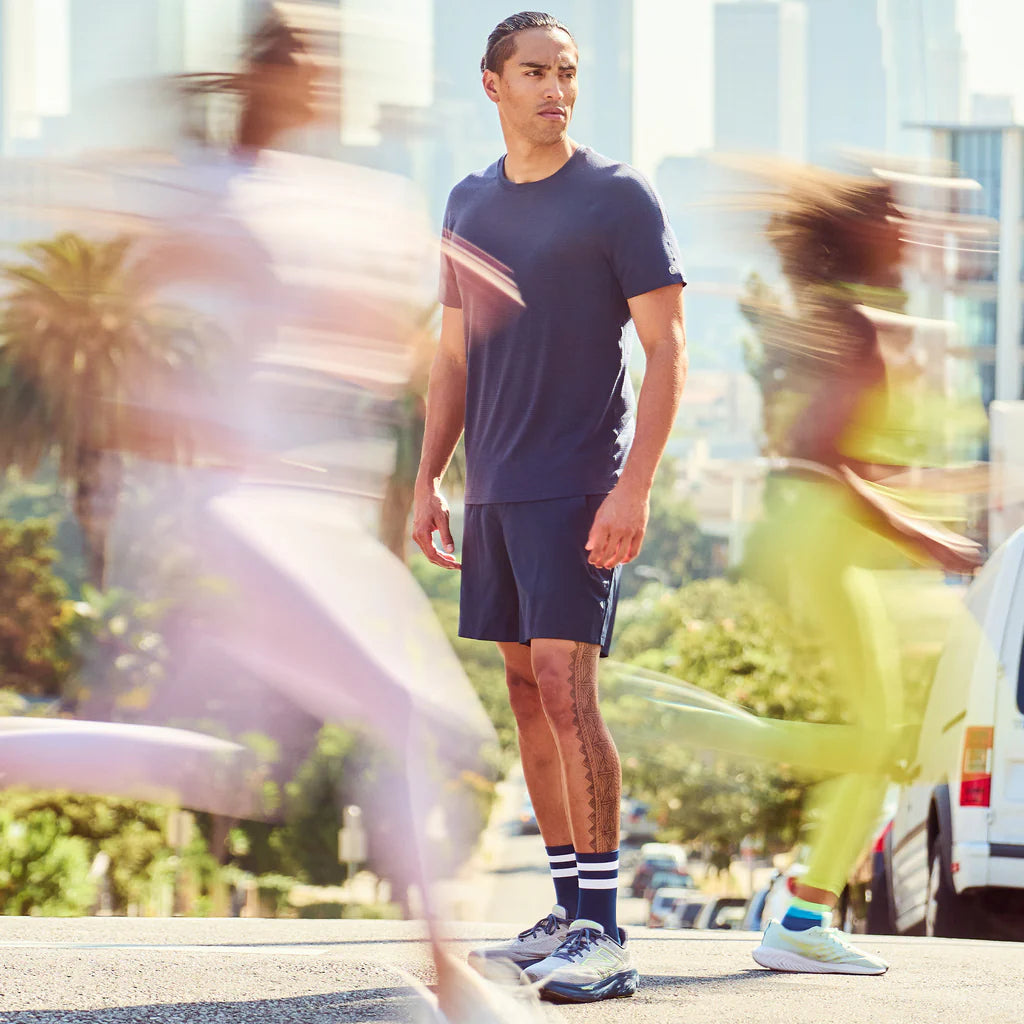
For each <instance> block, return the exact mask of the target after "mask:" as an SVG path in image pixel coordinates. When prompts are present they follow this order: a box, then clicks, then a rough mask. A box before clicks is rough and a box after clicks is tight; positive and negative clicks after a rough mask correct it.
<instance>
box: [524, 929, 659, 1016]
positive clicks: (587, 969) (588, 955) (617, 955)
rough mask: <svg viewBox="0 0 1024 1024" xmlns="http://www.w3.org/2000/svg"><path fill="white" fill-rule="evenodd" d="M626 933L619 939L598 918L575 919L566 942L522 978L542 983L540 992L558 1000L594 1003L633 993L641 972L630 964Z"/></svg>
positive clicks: (562, 1001)
mask: <svg viewBox="0 0 1024 1024" xmlns="http://www.w3.org/2000/svg"><path fill="white" fill-rule="evenodd" d="M625 947H626V932H625V931H624V929H622V928H620V929H619V941H618V942H616V941H615V940H614V939H613V938H612V937H611V936H610V935H609V934H607V932H605V930H604V929H603V928H602V927H601V926H600V925H599V924H598V923H597V922H596V921H587V920H580V921H575V922H574V923H573V925H572V927H570V929H569V934H568V935H567V936H566V939H565V941H564V942H563V943H562V944H561V946H559V947H558V949H556V950H555V952H554V953H552V954H551V956H549V957H548V958H547V959H546V960H541V961H540V963H536V964H534V965H533V966H532V967H527V968H526V969H525V970H524V971H523V975H522V977H523V980H524V981H528V982H533V983H538V982H539V983H540V985H541V990H540V994H541V996H542V997H543V998H544V999H549V1000H551V1002H555V1003H593V1002H596V1001H597V1000H598V999H612V998H614V997H616V996H631V995H632V994H633V993H634V992H635V991H636V990H637V987H638V986H639V984H640V974H639V972H638V971H637V969H636V968H635V967H633V966H632V964H631V963H630V957H629V952H628V951H627V950H626V948H625Z"/></svg>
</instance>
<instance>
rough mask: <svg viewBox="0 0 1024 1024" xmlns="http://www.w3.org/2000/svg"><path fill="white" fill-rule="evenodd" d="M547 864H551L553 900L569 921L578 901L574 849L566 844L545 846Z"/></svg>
mask: <svg viewBox="0 0 1024 1024" xmlns="http://www.w3.org/2000/svg"><path fill="white" fill-rule="evenodd" d="M544 849H545V850H547V852H548V864H550V865H551V880H552V881H553V882H554V883H555V902H556V903H557V904H558V905H559V906H560V907H561V908H562V909H563V910H564V911H565V916H566V917H567V918H568V919H569V920H570V921H571V920H572V919H573V915H574V914H575V913H576V904H577V903H579V901H580V887H579V882H578V880H577V873H576V851H575V850H574V849H573V848H572V844H570V845H568V846H545V847H544Z"/></svg>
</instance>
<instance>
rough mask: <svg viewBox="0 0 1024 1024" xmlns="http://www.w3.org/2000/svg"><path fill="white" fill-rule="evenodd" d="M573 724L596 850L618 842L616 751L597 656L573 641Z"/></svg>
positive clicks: (612, 845) (616, 844)
mask: <svg viewBox="0 0 1024 1024" xmlns="http://www.w3.org/2000/svg"><path fill="white" fill-rule="evenodd" d="M569 666H570V667H569V692H570V694H571V698H572V713H573V725H574V726H575V728H576V738H577V740H578V741H579V744H580V753H581V754H582V755H583V770H584V773H585V775H586V780H587V794H588V796H589V797H590V815H589V829H590V841H591V842H592V843H593V844H594V849H595V850H596V851H598V852H604V851H610V850H616V849H618V846H619V799H618V794H619V789H620V787H621V780H620V774H619V754H618V751H617V750H616V749H615V744H614V742H613V741H612V737H611V734H610V733H609V732H608V727H607V726H606V725H605V724H604V719H602V718H601V711H600V708H599V707H598V703H597V659H596V658H595V657H594V652H593V649H592V648H591V647H590V646H589V645H588V644H576V645H575V646H574V647H573V651H572V655H571V657H570V660H569Z"/></svg>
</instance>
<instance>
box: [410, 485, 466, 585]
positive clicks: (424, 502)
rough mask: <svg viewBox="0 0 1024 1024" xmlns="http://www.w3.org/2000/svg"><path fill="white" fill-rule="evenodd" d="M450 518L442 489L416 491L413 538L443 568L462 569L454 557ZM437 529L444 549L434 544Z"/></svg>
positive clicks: (432, 560)
mask: <svg viewBox="0 0 1024 1024" xmlns="http://www.w3.org/2000/svg"><path fill="white" fill-rule="evenodd" d="M448 519H449V515H448V502H447V501H445V500H444V496H443V495H442V494H441V492H440V491H438V490H437V489H436V488H434V489H431V490H417V491H416V500H415V501H414V503H413V511H412V539H413V540H414V541H416V543H417V544H418V545H419V547H420V550H421V551H422V552H423V554H425V555H426V556H427V558H429V559H430V561H431V562H433V563H434V565H439V566H441V568H442V569H461V568H462V564H461V563H460V562H457V561H456V560H455V559H454V557H453V555H454V554H455V541H454V540H452V531H451V528H450V527H449V525H448ZM435 531H436V532H437V533H439V534H440V535H441V544H442V545H443V546H444V551H439V550H438V549H437V548H436V547H435V546H434V532H435Z"/></svg>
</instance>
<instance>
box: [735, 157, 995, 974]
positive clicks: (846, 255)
mask: <svg viewBox="0 0 1024 1024" xmlns="http://www.w3.org/2000/svg"><path fill="white" fill-rule="evenodd" d="M779 204H780V205H779V208H778V211H777V212H776V213H775V215H774V216H773V217H772V219H771V222H770V224H769V236H770V238H771V241H772V243H773V245H774V247H775V249H776V251H777V252H778V255H779V257H780V261H781V264H782V269H783V272H784V274H785V275H786V279H787V282H788V284H789V290H790V298H791V300H792V303H791V305H790V306H789V307H787V308H785V309H784V308H783V307H781V306H777V307H775V308H773V309H770V310H769V309H763V310H760V311H758V310H751V311H750V312H751V314H752V315H753V317H754V318H755V319H759V320H760V326H761V336H762V340H763V341H764V343H765V346H766V349H774V351H767V352H766V354H767V355H768V357H769V359H771V360H772V361H773V362H774V363H775V364H777V366H778V367H779V368H780V369H781V373H777V379H779V380H780V381H781V387H780V392H781V394H780V393H776V396H775V401H774V404H773V407H772V408H771V409H770V410H769V413H770V415H769V417H766V419H767V421H768V424H769V428H770V430H771V431H772V433H774V438H773V440H774V442H775V445H776V447H777V449H778V453H779V455H781V456H783V457H784V458H785V459H786V463H785V467H786V468H785V469H783V470H782V471H781V472H778V473H775V474H773V475H772V477H771V478H770V479H769V481H768V487H767V490H766V514H765V520H764V522H763V523H762V524H761V526H760V527H759V528H758V530H757V531H756V533H755V536H754V537H753V538H752V542H751V548H750V550H749V554H748V566H749V569H750V572H751V574H752V575H753V576H755V577H756V578H757V579H759V580H760V581H761V582H762V583H764V584H765V585H766V586H767V587H768V588H769V589H770V590H771V591H772V592H773V593H774V594H775V595H776V596H777V597H778V598H779V599H780V600H782V601H783V602H784V603H785V604H786V605H787V607H788V608H789V609H790V610H791V612H792V613H793V615H794V616H795V617H796V619H797V621H799V622H801V623H802V624H804V625H806V627H807V629H808V630H809V631H811V632H813V633H814V634H815V635H816V636H817V637H818V638H819V639H820V640H821V641H822V642H823V644H824V647H825V649H826V651H827V652H828V654H829V656H830V658H831V660H832V661H833V663H834V666H835V678H836V683H837V686H838V687H840V690H841V692H840V694H839V696H840V699H841V703H842V705H843V709H844V717H845V719H846V723H847V725H846V728H845V729H844V728H843V727H842V726H808V725H805V724H803V723H793V724H792V725H790V724H789V723H772V724H771V725H770V728H769V730H768V732H767V733H765V734H764V735H765V736H766V737H768V736H770V735H771V733H772V731H773V730H774V732H775V733H776V734H777V738H780V739H781V740H782V741H785V740H786V738H787V737H788V738H789V739H791V740H792V742H793V744H795V745H799V746H798V747H797V746H794V747H793V754H792V757H793V763H794V764H797V763H800V764H802V765H803V766H804V767H806V768H808V769H811V770H818V771H820V772H821V773H822V775H823V776H824V775H826V774H828V773H832V772H839V774H837V775H836V777H835V778H833V779H831V780H830V781H827V782H824V783H822V784H820V785H819V786H818V787H817V788H816V789H815V791H814V793H813V795H812V798H811V800H810V802H809V806H808V811H807V813H806V814H805V820H807V821H809V822H811V823H813V825H814V829H813V836H812V840H811V854H810V858H809V864H808V870H807V873H806V874H805V875H804V876H803V877H802V878H801V880H800V882H799V883H798V884H797V885H796V888H795V898H794V899H793V901H792V903H791V905H790V907H789V909H788V910H787V912H786V914H785V916H784V917H783V919H782V921H781V922H772V923H770V924H769V926H768V929H767V930H766V932H765V935H764V938H763V940H762V944H761V945H760V946H759V947H758V949H756V950H755V951H754V959H755V960H756V961H757V962H758V963H759V964H761V965H763V966H765V967H769V968H772V969H775V970H786V971H810V972H815V973H844V974H881V973H884V972H885V970H886V969H887V966H888V965H887V964H886V963H885V962H884V961H882V960H880V959H879V958H877V957H875V956H872V955H870V954H867V953H865V952H863V951H861V950H858V949H856V948H855V947H853V946H852V945H850V944H849V942H848V940H847V938H846V936H845V935H844V934H843V933H842V932H839V931H837V930H836V929H833V928H830V927H828V925H829V923H830V919H831V913H832V909H833V908H834V906H835V903H836V900H837V897H838V894H839V893H841V892H842V889H843V886H844V885H845V881H846V878H847V873H848V871H849V869H850V867H851V866H852V864H853V863H854V861H855V859H856V857H857V856H858V854H859V853H860V851H861V850H862V849H863V847H864V844H865V842H866V841H867V839H868V837H869V835H870V832H871V829H872V827H873V826H874V825H875V824H876V822H877V820H878V815H879V813H880V808H881V804H882V800H883V797H884V794H885V789H886V786H887V784H888V781H889V778H890V775H891V773H892V771H893V770H894V768H895V765H896V761H897V759H898V757H899V753H900V745H899V741H900V735H901V733H900V728H899V727H900V726H901V725H902V724H903V722H904V714H903V691H902V682H901V668H900V652H899V641H898V637H897V636H896V632H895V629H894V627H893V625H892V619H891V615H890V611H889V609H888V608H887V605H886V600H885V587H886V576H885V575H884V573H879V572H878V571H879V570H892V569H900V568H910V567H911V566H912V565H913V564H914V563H915V562H916V563H917V564H931V565H933V566H935V565H938V564H942V565H945V566H946V567H947V568H951V569H960V570H964V569H967V568H969V567H971V566H972V565H973V564H975V563H976V557H975V550H974V549H973V546H972V545H970V544H969V543H967V542H964V541H962V539H961V538H959V537H957V536H956V535H954V534H951V533H949V532H948V531H946V530H945V529H944V528H942V527H940V526H935V525H933V524H931V523H928V522H927V521H925V520H924V519H921V518H918V517H917V516H915V515H913V514H910V513H909V512H908V509H907V507H906V506H904V505H901V504H899V503H897V502H895V501H893V500H892V498H891V497H890V496H889V492H888V491H887V490H886V489H884V488H882V487H879V486H878V484H879V483H880V482H882V481H885V480H886V478H887V477H892V478H894V477H895V476H896V474H898V473H900V472H901V471H903V470H904V469H905V468H906V466H907V465H909V464H912V463H916V464H920V458H921V453H922V452H923V451H927V449H928V448H929V447H930V445H929V444H928V443H927V439H926V438H925V439H924V440H923V443H922V434H921V427H922V423H921V422H920V419H921V409H922V401H921V400H914V399H912V398H911V396H909V395H902V394H901V393H900V388H899V387H895V386H894V380H893V373H892V371H891V368H887V366H886V362H885V360H884V359H883V357H882V351H881V345H880V331H879V329H878V327H877V326H876V321H877V320H878V316H877V313H874V310H877V309H879V308H882V309H887V310H888V311H890V312H898V311H899V308H900V306H901V305H902V298H903V296H902V293H901V292H900V291H899V282H900V258H901V239H900V227H901V219H900V217H899V215H898V212H897V210H896V208H895V206H894V205H893V202H892V196H891V194H890V190H889V188H888V186H887V185H886V184H884V183H883V182H881V181H879V180H877V179H867V178H850V177H844V176H839V175H834V174H826V173H825V172H812V171H807V172H801V173H800V174H799V175H798V176H796V177H794V178H793V179H792V180H791V181H790V182H789V186H788V188H787V191H786V193H785V194H784V195H783V196H782V197H781V198H780V199H779ZM916 398H917V399H922V398H924V400H926V397H925V396H920V395H919V396H916ZM925 418H926V419H927V416H926V417H925ZM935 426H936V428H938V426H939V425H938V423H936V424H935ZM766 725H768V723H766ZM841 734H845V736H844V739H845V746H844V745H843V743H841V742H838V741H839V738H840V735H841ZM833 740H836V741H837V742H836V743H833Z"/></svg>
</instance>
